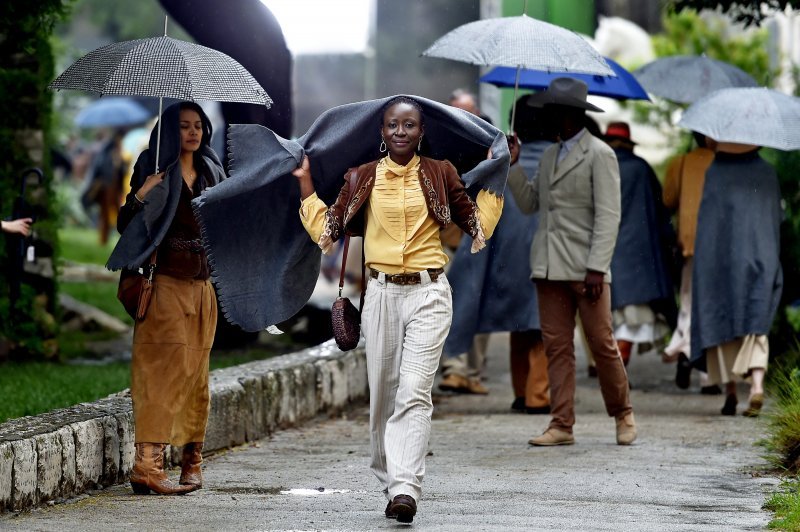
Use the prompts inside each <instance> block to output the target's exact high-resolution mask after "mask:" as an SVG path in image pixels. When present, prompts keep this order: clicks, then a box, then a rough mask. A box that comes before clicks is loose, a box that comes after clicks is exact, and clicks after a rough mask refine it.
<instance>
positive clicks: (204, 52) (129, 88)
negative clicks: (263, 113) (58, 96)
mask: <svg viewBox="0 0 800 532" xmlns="http://www.w3.org/2000/svg"><path fill="white" fill-rule="evenodd" d="M50 88H51V89H80V90H86V91H92V92H99V93H100V94H123V95H134V96H154V97H156V98H158V97H164V98H177V99H180V100H215V101H220V102H243V103H254V104H261V105H266V106H267V107H269V106H270V105H271V104H272V100H271V99H270V97H269V96H268V95H267V91H265V90H264V89H263V88H262V87H261V85H259V84H258V82H257V81H256V80H255V79H254V78H253V76H251V75H250V73H249V72H248V71H247V70H246V69H245V68H244V67H243V66H242V65H240V64H239V63H238V62H236V60H234V59H233V58H232V57H230V56H228V55H225V54H223V53H222V52H218V51H216V50H214V49H212V48H207V47H205V46H200V45H199V44H193V43H189V42H186V41H180V40H178V39H173V38H172V37H167V36H162V37H152V38H149V39H136V40H133V41H123V42H118V43H113V44H109V45H107V46H103V47H101V48H98V49H97V50H94V51H92V52H89V53H88V54H86V55H85V56H83V57H81V58H80V59H78V60H77V61H75V63H73V64H72V65H71V66H70V67H69V68H67V69H66V70H65V71H64V73H63V74H61V75H60V76H58V77H57V78H56V79H55V80H54V81H53V82H52V83H51V84H50Z"/></svg>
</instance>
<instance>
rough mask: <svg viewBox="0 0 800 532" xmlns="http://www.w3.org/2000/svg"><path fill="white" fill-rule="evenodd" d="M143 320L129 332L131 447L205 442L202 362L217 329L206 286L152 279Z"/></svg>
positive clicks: (214, 308)
mask: <svg viewBox="0 0 800 532" xmlns="http://www.w3.org/2000/svg"><path fill="white" fill-rule="evenodd" d="M153 287H154V288H153V298H152V300H151V301H150V307H149V308H148V309H147V315H146V316H145V319H144V320H142V321H140V322H137V323H136V325H135V327H134V330H133V360H132V363H131V396H132V399H133V416H134V420H135V423H136V443H146V442H147V443H169V444H172V445H175V446H181V445H185V444H187V443H190V442H202V441H203V440H204V439H205V433H206V424H207V423H208V409H209V405H210V401H209V392H208V360H209V354H210V352H211V344H212V343H213V342H214V332H215V331H216V327H217V300H216V298H215V297H214V287H213V286H212V285H211V282H210V281H197V280H192V279H178V278H175V277H170V276H168V275H156V276H155V280H154V285H153Z"/></svg>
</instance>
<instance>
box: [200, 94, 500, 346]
mask: <svg viewBox="0 0 800 532" xmlns="http://www.w3.org/2000/svg"><path fill="white" fill-rule="evenodd" d="M408 97H409V98H413V99H414V100H416V101H417V102H419V103H420V105H421V106H422V108H423V113H424V124H425V137H424V138H425V140H424V142H423V150H422V154H423V155H427V156H429V157H433V158H435V159H448V160H450V161H451V162H453V164H455V166H456V168H459V167H461V168H462V171H463V169H464V163H463V162H464V161H471V160H475V159H476V158H477V159H479V160H480V159H485V157H486V153H487V151H488V149H489V148H490V147H491V150H492V159H490V160H482V161H481V162H480V163H478V164H477V165H476V166H475V167H474V168H470V169H469V170H468V171H466V172H465V173H463V174H462V179H463V180H464V181H465V183H466V184H467V185H468V186H479V187H481V188H484V189H487V190H491V191H493V192H495V193H497V194H502V192H503V190H504V188H505V180H506V176H507V174H508V162H509V153H508V145H507V143H506V139H505V136H504V135H503V133H502V132H501V131H500V130H498V129H497V128H495V127H494V126H492V125H490V124H488V123H486V122H485V121H483V120H481V119H480V118H478V117H475V116H473V115H471V114H469V113H467V112H465V111H462V110H460V109H455V108H452V107H449V106H447V105H443V104H440V103H438V102H434V101H431V100H428V99H425V98H421V97H418V96H408ZM391 98H393V97H389V98H382V99H379V100H370V101H366V102H358V103H353V104H347V105H343V106H340V107H335V108H333V109H330V110H328V111H326V112H325V113H323V114H322V115H320V117H319V118H318V119H317V120H316V121H315V122H314V124H313V125H312V126H311V128H310V129H309V130H308V131H307V132H306V133H305V134H304V135H303V136H302V137H300V138H299V139H297V140H296V141H292V140H286V139H284V138H281V137H279V136H278V135H276V134H275V133H273V132H272V131H270V130H269V129H267V128H264V127H262V126H258V125H234V126H231V127H230V128H229V130H228V147H229V155H230V168H229V170H230V172H229V173H230V179H227V180H226V181H224V182H222V183H221V184H220V185H218V186H216V187H214V188H212V189H209V190H208V191H206V192H205V193H204V194H203V195H202V196H201V197H200V198H197V199H195V200H194V206H195V211H196V213H197V214H198V218H199V220H200V223H201V226H202V228H203V235H204V240H205V244H206V248H207V251H208V255H209V261H210V263H211V268H212V278H213V280H214V282H215V284H216V287H217V294H218V296H219V301H220V306H221V310H222V312H223V314H224V315H225V316H226V318H227V319H228V320H229V321H231V322H232V323H234V324H236V325H239V326H240V327H242V328H243V329H245V330H248V331H256V330H261V329H264V328H266V327H268V326H269V325H274V324H277V323H280V322H282V321H284V320H286V319H288V318H290V317H292V316H293V315H294V314H295V313H296V312H297V311H298V310H300V309H301V308H302V306H303V305H304V304H305V303H306V302H307V301H308V299H309V297H310V296H311V293H312V291H313V290H314V285H315V283H316V280H317V277H318V275H319V267H320V250H319V247H318V246H317V245H316V244H315V243H314V242H312V241H311V239H310V238H309V236H308V234H307V233H306V231H305V229H304V228H303V226H302V224H301V223H300V217H299V214H298V209H299V207H300V191H299V187H298V185H297V181H296V179H295V178H294V177H293V176H292V175H290V173H291V171H292V170H293V169H294V168H296V167H297V166H298V164H299V163H300V161H301V160H302V158H303V154H304V153H305V154H307V155H308V156H309V159H310V161H311V174H312V176H313V178H314V186H315V188H316V190H317V194H318V195H319V197H320V198H321V199H322V200H323V201H325V202H326V203H327V204H329V205H330V204H331V203H332V202H333V201H334V200H335V198H336V196H337V194H338V192H339V189H340V188H341V187H342V184H343V183H344V175H345V172H346V171H347V169H348V168H350V167H354V166H358V165H360V164H363V163H366V162H369V161H373V160H375V159H377V158H378V157H379V156H380V155H381V154H380V152H379V151H378V146H379V144H380V135H379V128H380V124H381V120H382V117H381V116H380V111H381V108H382V107H383V106H384V104H385V103H387V102H388V101H389V100H390V99H391Z"/></svg>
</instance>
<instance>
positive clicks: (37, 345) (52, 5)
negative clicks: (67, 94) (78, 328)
mask: <svg viewBox="0 0 800 532" xmlns="http://www.w3.org/2000/svg"><path fill="white" fill-rule="evenodd" d="M6 4H7V5H4V6H3V7H4V9H3V10H2V13H0V94H2V95H3V98H1V99H0V116H1V117H2V122H0V216H2V217H8V216H9V215H10V214H11V212H12V206H13V203H14V201H15V198H16V197H17V196H18V195H19V193H20V182H19V179H20V177H21V175H22V173H23V171H24V170H25V169H27V168H30V167H32V166H41V167H42V169H43V170H44V171H45V172H44V173H45V182H44V183H43V186H42V187H40V188H39V189H38V190H37V191H36V193H34V194H32V195H31V196H29V197H28V198H27V201H28V202H29V203H30V204H32V205H33V207H34V209H35V211H36V213H37V216H36V223H35V224H34V231H35V233H36V237H37V242H38V244H37V246H38V247H40V248H41V249H42V250H43V251H44V250H46V253H47V254H48V256H47V260H49V261H52V264H55V263H56V261H57V257H56V252H57V245H56V244H57V235H56V230H57V227H58V212H57V210H56V209H55V198H54V194H53V191H52V187H51V177H52V176H51V174H50V172H49V171H47V170H48V168H47V165H48V148H49V145H50V142H49V141H50V124H51V112H52V94H51V93H50V91H48V90H47V84H48V83H49V82H50V81H52V79H53V70H54V66H53V52H52V47H51V43H50V36H51V33H52V31H53V27H54V25H55V24H56V22H57V21H58V20H60V19H61V18H62V17H63V16H64V15H65V14H66V12H67V6H66V3H65V2H62V1H61V0H37V1H35V2H10V3H8V2H7V3H6ZM4 240H5V239H3V241H0V357H2V355H3V351H4V350H5V349H7V348H9V346H10V348H11V349H12V350H14V351H16V352H17V353H20V354H22V355H28V354H33V355H36V354H44V355H48V356H53V355H54V354H55V353H56V351H57V346H56V345H55V341H54V340H53V338H54V336H55V333H56V331H57V324H56V321H55V318H54V314H55V307H56V305H55V296H56V294H55V284H54V279H51V278H47V279H44V281H43V282H41V283H40V284H38V285H37V286H33V285H27V286H23V287H22V291H21V295H20V298H19V299H18V300H17V301H16V304H15V305H14V306H13V307H12V305H11V301H10V292H9V279H8V276H7V271H8V270H7V267H8V265H9V260H10V257H9V256H7V252H6V251H7V250H6V246H5V245H3V244H5V241H4Z"/></svg>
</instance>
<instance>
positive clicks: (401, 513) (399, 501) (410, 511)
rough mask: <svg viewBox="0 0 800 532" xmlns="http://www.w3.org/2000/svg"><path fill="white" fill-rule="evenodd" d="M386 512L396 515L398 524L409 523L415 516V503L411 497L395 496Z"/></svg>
mask: <svg viewBox="0 0 800 532" xmlns="http://www.w3.org/2000/svg"><path fill="white" fill-rule="evenodd" d="M386 511H387V512H388V513H392V514H394V515H396V516H397V522H398V523H411V522H412V521H414V516H415V515H417V501H415V500H414V497H412V496H411V495H397V496H395V498H394V499H392V503H391V504H390V505H389V507H388V508H387V509H386Z"/></svg>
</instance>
